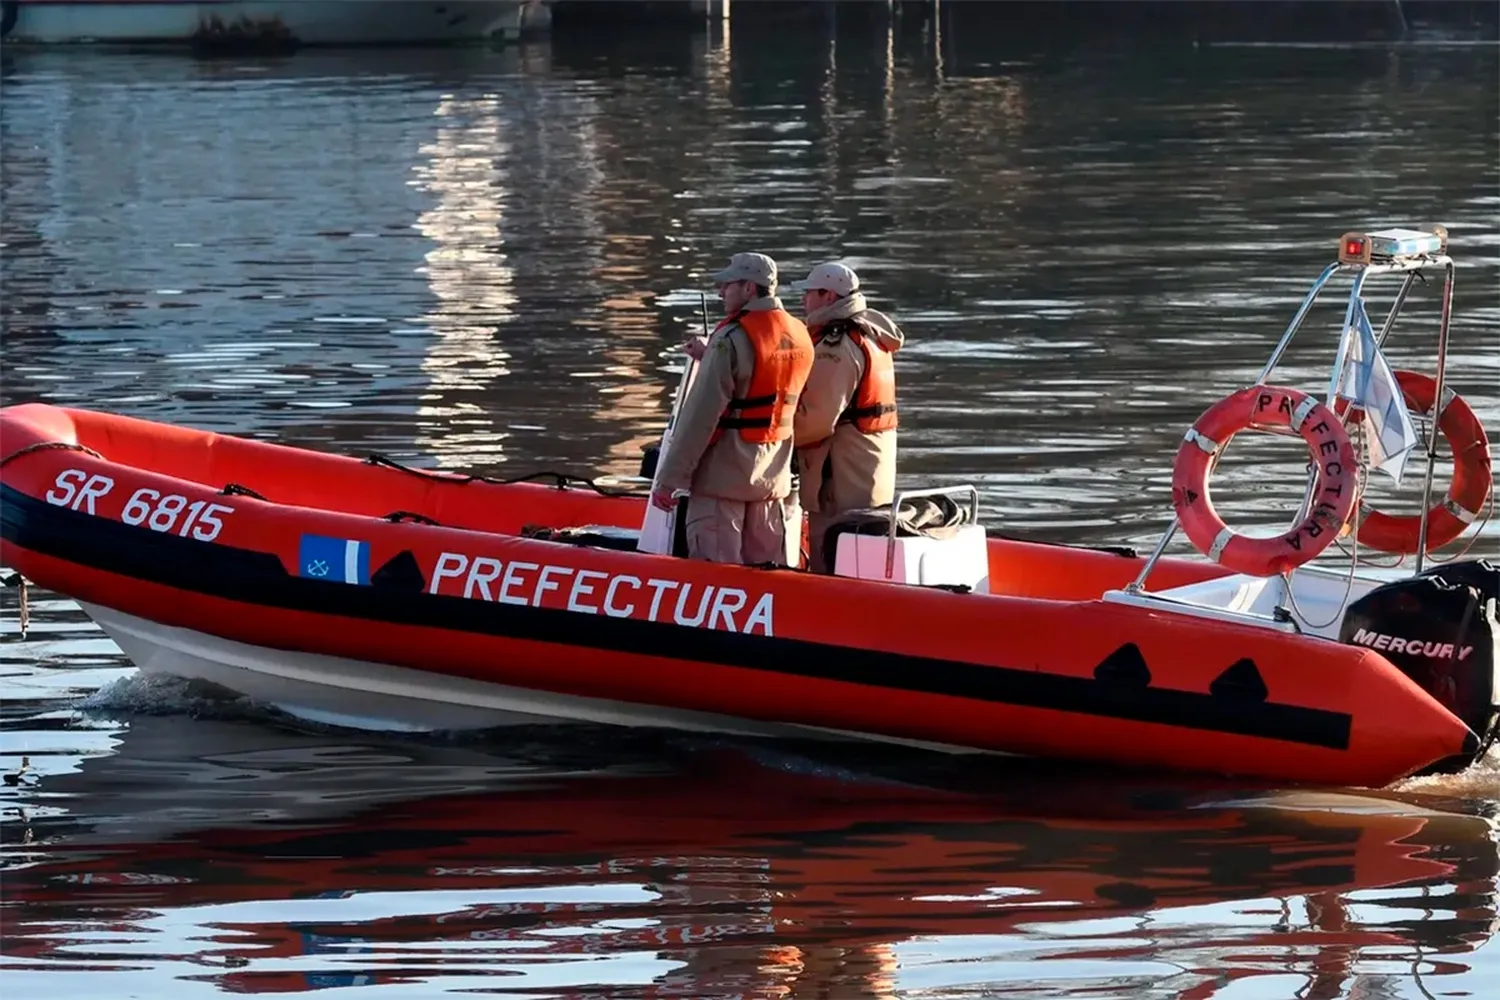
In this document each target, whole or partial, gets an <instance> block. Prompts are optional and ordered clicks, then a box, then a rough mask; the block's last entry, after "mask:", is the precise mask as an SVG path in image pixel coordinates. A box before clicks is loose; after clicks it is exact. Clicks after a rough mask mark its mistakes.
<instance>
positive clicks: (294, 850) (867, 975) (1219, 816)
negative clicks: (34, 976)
mask: <svg viewBox="0 0 1500 1000" xmlns="http://www.w3.org/2000/svg"><path fill="white" fill-rule="evenodd" d="M684 766H685V767H686V768H688V770H687V771H686V772H685V773H673V774H666V775H642V776H637V777H629V778H621V777H618V776H616V777H611V778H609V779H608V780H594V779H589V778H583V779H575V780H570V781H569V782H568V783H567V784H566V785H565V786H564V787H561V788H556V787H554V788H547V789H542V790H528V791H505V792H499V793H488V794H464V795H457V796H443V797H437V798H429V799H425V800H415V801H412V802H409V803H405V804H399V805H395V806H390V805H386V806H382V807H380V808H379V809H378V810H374V811H368V812H361V813H359V814H356V815H351V816H347V817H342V818H339V819H337V820H323V821H319V822H316V823H314V824H312V825H306V824H304V823H300V822H299V821H298V818H297V816H296V815H295V813H293V815H291V816H287V817H284V818H283V819H282V820H281V821H279V822H277V823H275V824H263V825H259V826H256V827H252V828H250V829H237V828H227V827H213V828H207V829H201V830H198V831H195V832H191V833H184V834H183V835H181V836H177V837H173V838H171V839H167V840H163V841H160V842H154V843H153V842H142V843H129V842H118V843H111V844H100V845H94V846H90V847H88V848H79V849H76V850H70V849H69V848H68V846H67V843H66V842H62V843H55V844H49V845H47V846H45V847H41V848H37V849H36V850H37V856H36V861H37V862H38V863H36V864H34V865H33V866H32V867H28V868H24V869H20V870H13V871H11V872H9V873H7V879H6V896H7V905H8V907H9V908H10V917H9V919H8V921H7V924H8V926H9V931H8V934H7V937H6V940H5V942H4V945H3V950H4V953H5V954H6V955H8V956H10V959H11V961H12V962H13V963H14V962H18V961H24V962H25V963H27V965H28V967H32V968H46V967H47V963H48V962H49V961H52V960H56V959H61V958H64V957H68V956H73V957H79V956H80V955H81V951H80V949H81V948H83V947H84V946H82V945H77V944H67V942H68V941H69V939H70V935H71V934H72V929H73V928H76V927H78V926H81V925H82V924H84V923H87V924H88V925H89V926H99V925H100V924H104V925H108V926H111V927H114V928H115V929H116V932H117V933H118V934H119V935H122V936H124V937H125V938H127V939H128V938H130V937H131V936H132V935H134V934H139V933H140V932H141V931H142V930H144V929H148V928H152V927H157V928H164V927H166V926H168V925H171V926H172V927H174V928H177V929H176V930H175V931H174V932H173V933H174V934H175V935H176V939H178V940H183V939H182V934H183V933H184V931H183V930H182V924H183V921H187V922H188V924H189V926H190V927H191V928H192V930H191V933H192V934H194V935H205V936H208V937H209V938H210V939H211V940H212V941H213V942H214V945H213V947H212V951H213V956H212V957H211V958H205V959H203V960H202V961H204V962H205V964H209V965H211V966H217V965H223V966H225V967H226V969H225V971H223V972H215V973H213V974H212V978H214V979H215V980H216V981H218V982H219V983H220V984H221V985H222V986H223V987H224V988H226V989H231V990H234V991H247V992H272V991H287V992H290V991H297V990H305V989H310V988H315V987H317V986H324V985H335V984H338V983H340V982H344V983H353V982H370V983H373V982H386V983H395V982H407V983H410V982H415V981H419V980H429V981H430V980H433V979H440V980H451V979H453V978H455V977H460V976H468V975H498V974H501V973H502V972H504V971H505V970H507V969H509V970H512V972H513V974H520V975H521V976H523V977H524V976H529V975H533V974H536V975H539V974H540V973H538V972H537V970H538V969H541V968H543V967H545V968H547V969H552V968H554V967H556V968H557V969H563V970H566V969H567V968H571V967H570V966H568V963H569V962H570V961H573V960H577V959H578V958H579V957H580V956H597V961H599V962H606V965H604V966H593V967H591V968H592V969H594V971H583V972H576V973H573V974H574V975H579V976H581V977H582V978H581V979H579V980H578V981H576V982H573V981H571V980H569V981H568V982H559V983H558V992H557V993H556V994H553V995H564V996H575V995H576V996H580V997H581V996H599V995H603V993H602V991H601V988H600V987H599V985H597V984H599V983H601V982H604V983H607V982H614V981H615V980H614V979H611V978H610V977H611V976H617V975H618V976H626V975H629V974H628V973H626V972H624V971H618V972H616V971H610V967H609V966H608V965H607V960H608V959H609V958H610V957H612V956H613V957H617V956H621V955H626V954H630V955H638V956H639V961H640V962H642V963H644V964H645V965H646V966H647V967H648V968H650V970H651V972H650V974H649V975H648V976H647V978H648V979H650V980H652V984H651V985H649V986H643V987H642V988H641V990H640V991H639V992H631V993H630V994H629V995H631V996H653V997H667V996H681V997H702V996H710V995H718V994H719V993H722V992H732V990H731V989H730V987H729V985H726V984H739V985H740V986H741V987H743V989H744V990H745V995H750V996H762V995H772V994H770V993H766V992H764V991H766V990H770V989H772V988H773V987H777V986H780V987H787V988H790V987H792V986H796V987H797V988H798V989H814V988H821V989H825V990H828V991H829V993H828V995H835V996H851V997H864V996H884V995H886V993H887V988H886V987H884V986H881V985H880V984H881V982H882V981H883V980H887V979H889V978H890V977H891V976H892V975H893V969H894V955H895V953H896V951H897V950H899V949H903V948H913V947H916V946H915V945H913V944H911V943H910V942H911V941H912V939H914V938H930V937H933V936H942V935H1006V936H1011V937H1014V938H1015V939H1017V940H1021V941H1026V942H1028V944H1027V947H1028V948H1034V949H1036V950H1038V951H1039V952H1041V953H1046V952H1048V951H1049V950H1050V951H1053V952H1056V953H1057V955H1058V957H1061V958H1075V957H1076V958H1083V957H1085V956H1086V953H1087V954H1094V955H1095V956H1096V957H1110V958H1126V957H1129V958H1134V959H1140V958H1144V957H1148V956H1154V957H1156V958H1158V959H1160V960H1170V961H1173V962H1177V963H1179V964H1182V965H1183V966H1184V967H1185V968H1187V969H1189V970H1190V971H1195V972H1200V973H1202V974H1203V975H1205V976H1219V975H1228V976H1230V977H1237V976H1242V975H1252V974H1257V973H1259V972H1270V971H1283V970H1285V971H1301V972H1303V973H1305V974H1314V973H1315V972H1316V971H1317V970H1316V969H1315V968H1314V966H1315V964H1316V962H1317V957H1316V949H1317V948H1320V947H1323V946H1333V947H1336V948H1342V949H1349V950H1352V949H1358V948H1362V947H1373V946H1382V947H1385V948H1396V949H1400V948H1410V947H1412V946H1413V945H1416V944H1420V945H1421V947H1422V949H1423V950H1424V951H1425V952H1426V953H1428V954H1431V953H1434V952H1447V953H1458V952H1464V951H1468V950H1471V949H1472V947H1473V946H1474V944H1475V943H1476V942H1475V941H1474V940H1473V937H1474V935H1475V934H1479V935H1485V934H1487V933H1488V928H1489V924H1490V921H1491V919H1492V917H1493V895H1492V893H1493V885H1492V883H1490V882H1489V881H1487V880H1490V879H1491V878H1492V877H1493V876H1494V874H1495V872H1496V867H1497V861H1496V857H1495V854H1494V850H1493V844H1491V843H1490V842H1489V841H1488V840H1487V839H1486V832H1487V827H1486V825H1485V824H1484V823H1483V821H1481V820H1479V819H1476V818H1473V817H1467V816H1462V815H1454V814H1445V813H1436V812H1431V811H1424V810H1411V809H1409V808H1408V807H1404V806H1403V805H1401V804H1399V803H1392V802H1389V801H1383V800H1377V799H1371V798H1363V799H1356V798H1353V797H1349V796H1329V797H1323V798H1320V799H1317V800H1307V801H1305V802H1303V803H1301V804H1302V805H1304V806H1306V807H1307V808H1306V809H1305V810H1293V809H1289V808H1286V807H1287V806H1295V805H1298V802H1297V801H1296V800H1294V799H1291V798H1287V797H1278V796H1253V795H1252V796H1250V797H1248V798H1247V800H1246V801H1245V802H1243V803H1241V804H1240V805H1234V806H1213V805H1212V804H1211V798H1210V796H1209V795H1207V794H1196V795H1188V794H1171V793H1164V792H1162V791H1160V790H1155V789H1152V788H1150V787H1146V786H1141V787H1132V786H1131V785H1130V784H1129V783H1128V782H1127V781H1125V780H1122V779H1120V778H1118V777H1116V776H1111V777H1108V778H1103V779H1098V780H1093V781H1090V780H1084V781H1078V780H1070V781H1066V782H1061V783H1060V782H1057V781H1056V780H1054V779H1052V778H1048V777H1040V778H1037V779H1035V780H1034V781H1033V782H1031V783H1027V782H1025V781H1024V780H1023V781H1018V782H1017V784H1016V785H1015V787H1014V788H1013V790H1012V791H1009V792H1007V793H1005V794H979V793H962V792H956V791H944V790H939V789H932V788H922V787H914V786H909V785H892V784H889V783H885V782H880V781H873V780H844V779H839V778H833V777H824V776H821V775H819V774H817V773H813V774H806V773H796V772H789V771H787V770H785V769H774V770H773V769H771V768H768V767H764V766H761V765H759V764H756V763H754V762H753V761H751V760H750V759H749V758H747V757H746V756H744V755H742V754H739V753H720V754H698V755H690V756H688V757H687V758H686V760H685V762H684ZM289 800H290V799H289ZM1146 800H1150V801H1154V803H1155V806H1154V807H1152V806H1150V805H1145V804H1139V803H1140V802H1142V801H1146ZM1351 806H1352V807H1354V808H1347V811H1339V810H1340V808H1341V807H1351ZM1377 807H1383V809H1384V810H1385V811H1375V809H1376V808H1377ZM288 823H290V824H292V825H291V826H290V827H288V826H287V824H288ZM1444 883H1453V884H1454V885H1456V886H1457V887H1458V888H1457V890H1456V892H1455V894H1453V895H1451V896H1449V895H1444V894H1442V893H1439V894H1435V895H1434V896H1432V897H1431V898H1428V899H1425V900H1424V902H1423V906H1424V907H1427V908H1428V909H1429V910H1432V911H1435V912H1437V913H1440V914H1442V917H1441V918H1432V919H1418V920H1415V921H1413V922H1410V923H1404V922H1403V920H1404V919H1405V918H1404V917H1402V916H1399V915H1397V914H1394V913H1393V914H1392V915H1391V916H1390V917H1389V918H1386V917H1381V918H1377V919H1376V920H1374V921H1371V923H1372V924H1373V926H1369V927H1365V926H1360V924H1359V923H1358V922H1356V921H1354V920H1352V919H1351V918H1349V917H1347V915H1345V916H1344V917H1342V918H1340V917H1338V916H1337V914H1338V911H1339V907H1340V906H1341V903H1340V900H1339V896H1340V894H1342V893H1346V892H1349V891H1352V890H1355V889H1363V888H1375V887H1380V886H1397V885H1430V886H1436V885H1440V884H1444ZM1299 896H1308V898H1309V900H1311V901H1312V902H1313V903H1314V904H1315V905H1316V907H1318V908H1320V912H1322V913H1323V914H1324V916H1322V917H1319V918H1317V920H1311V919H1310V920H1309V922H1308V924H1307V926H1302V922H1301V921H1299V919H1298V918H1297V917H1295V916H1291V917H1290V918H1289V920H1288V921H1287V923H1286V925H1285V926H1280V927H1269V926H1229V925H1231V924H1236V925H1239V924H1243V923H1245V922H1246V921H1248V922H1249V923H1250V924H1252V925H1253V924H1256V923H1260V924H1264V923H1265V921H1264V920H1262V919H1260V918H1247V917H1244V916H1243V915H1240V916H1236V917H1235V918H1234V919H1233V920H1227V919H1223V918H1220V919H1218V920H1216V921H1214V922H1215V923H1218V924H1220V925H1223V926H1221V929H1220V930H1219V931H1217V932H1216V937H1215V939H1214V940H1212V941H1211V942H1205V941H1203V940H1202V937H1201V934H1202V932H1201V930H1194V931H1193V932H1192V934H1191V935H1183V936H1181V937H1178V936H1176V935H1174V934H1173V933H1172V932H1171V931H1170V930H1169V929H1166V930H1158V931H1155V932H1151V933H1148V932H1147V931H1146V930H1144V929H1137V930H1133V931H1128V932H1127V931H1123V930H1122V931H1120V932H1119V933H1122V934H1123V935H1124V937H1123V938H1122V939H1119V940H1117V939H1115V938H1114V937H1113V936H1112V935H1113V934H1114V933H1115V932H1109V933H1103V932H1101V933H1100V934H1095V935H1085V936H1084V937H1082V938H1079V939H1078V940H1077V943H1076V944H1073V945H1069V944H1065V943H1064V941H1063V939H1062V938H1055V939H1054V938H1052V937H1050V936H1049V932H1048V928H1049V927H1053V926H1057V925H1066V924H1073V923H1074V922H1076V921H1081V920H1092V919H1096V918H1102V917H1137V916H1142V915H1145V914H1147V913H1148V912H1152V913H1155V914H1156V917H1155V919H1156V920H1158V921H1162V920H1165V919H1168V918H1167V915H1166V914H1165V911H1168V910H1171V909H1173V908H1177V907H1190V906H1202V905H1206V904H1214V903H1226V904H1236V903H1242V902H1243V901H1254V900H1262V899H1273V900H1274V899H1277V898H1279V899H1281V900H1283V901H1286V900H1290V899H1292V898H1294V897H1299ZM1486 900H1488V902H1486ZM1247 905H1248V906H1249V909H1263V908H1264V907H1263V905H1260V904H1247ZM1270 905H1272V906H1276V905H1279V904H1276V903H1274V902H1273V903H1272V904H1270ZM1288 905H1289V904H1288ZM1368 905H1373V904H1368ZM1396 905H1398V906H1399V905H1401V904H1396ZM1311 908H1312V907H1311V906H1310V907H1309V909H1311ZM1401 912H1404V911H1401ZM1339 919H1342V920H1343V921H1344V925H1343V926H1342V927H1339V928H1335V926H1334V922H1336V921H1337V920H1339ZM1325 925H1326V926H1325ZM1068 933H1069V934H1077V933H1078V930H1077V929H1076V927H1070V928H1069V930H1068ZM1143 936H1145V937H1151V938H1154V940H1152V941H1151V942H1150V943H1147V944H1143V943H1142V942H1141V940H1140V939H1141V938H1142V937H1143ZM188 944H190V946H191V947H194V948H196V947H198V945H196V944H193V943H191V942H188ZM160 947H161V946H160V945H158V946H157V948H158V951H160ZM87 948H88V950H90V951H91V958H90V961H91V964H93V965H96V966H98V965H101V964H105V965H108V964H118V963H119V962H120V961H122V960H123V958H124V957H125V955H124V953H122V954H121V955H115V956H112V955H111V954H110V951H109V949H108V947H107V946H105V945H98V946H94V945H89V946H87ZM1282 948H1285V949H1287V950H1286V951H1283V952H1277V954H1287V955H1290V953H1291V949H1294V948H1295V949H1298V950H1299V956H1298V957H1287V958H1284V959H1275V960H1267V959H1264V958H1262V959H1260V960H1257V961H1256V962H1254V963H1247V962H1243V961H1242V960H1240V959H1238V958H1236V956H1238V955H1243V954H1245V953H1247V952H1249V951H1254V950H1261V949H1282ZM1309 949H1313V950H1314V954H1313V955H1311V956H1309V955H1308V950H1309ZM1178 952H1181V954H1178ZM1269 965H1274V966H1278V967H1279V968H1269V967H1266V966H1269ZM1216 966H1217V967H1216ZM600 969H602V970H603V971H599V970H600ZM195 975H196V973H195ZM556 975H559V976H561V977H562V979H564V980H568V976H569V973H567V972H566V971H561V972H557V973H556ZM549 981H552V980H549ZM482 982H483V980H475V985H476V986H477V985H480V984H481V983H482ZM517 983H518V984H522V985H526V984H529V983H530V980H529V979H518V980H517ZM569 983H571V986H570V985H569ZM570 990H573V991H576V992H570ZM609 995H616V994H613V993H611V994H609ZM620 995H623V993H622V994H620ZM798 995H801V994H798ZM1202 995H1204V996H1207V995H1211V994H1202Z"/></svg>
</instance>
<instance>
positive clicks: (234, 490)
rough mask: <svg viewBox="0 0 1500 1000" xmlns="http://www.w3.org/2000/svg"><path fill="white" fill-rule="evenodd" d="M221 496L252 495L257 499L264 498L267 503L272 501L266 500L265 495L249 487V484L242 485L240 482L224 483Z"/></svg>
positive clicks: (220, 492)
mask: <svg viewBox="0 0 1500 1000" xmlns="http://www.w3.org/2000/svg"><path fill="white" fill-rule="evenodd" d="M219 496H221V497H233V496H241V497H252V498H254V499H256V500H264V501H265V502H266V503H270V502H271V501H269V500H266V498H265V497H263V496H261V495H260V494H259V493H257V492H255V491H254V490H252V489H251V488H250V487H248V486H241V485H240V484H239V483H225V484H224V488H223V489H222V490H220V491H219Z"/></svg>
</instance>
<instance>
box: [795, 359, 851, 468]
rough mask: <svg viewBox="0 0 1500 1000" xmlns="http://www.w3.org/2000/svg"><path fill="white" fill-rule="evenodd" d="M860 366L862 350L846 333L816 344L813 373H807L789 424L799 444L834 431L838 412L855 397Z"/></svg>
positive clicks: (824, 437) (805, 445)
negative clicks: (794, 413) (794, 414)
mask: <svg viewBox="0 0 1500 1000" xmlns="http://www.w3.org/2000/svg"><path fill="white" fill-rule="evenodd" d="M851 348H852V350H851ZM863 366H864V352H863V351H861V350H860V349H859V348H858V347H857V346H855V345H854V344H853V343H851V342H850V341H849V339H848V338H847V337H843V338H840V339H839V340H838V342H837V343H832V344H830V343H828V342H826V341H825V342H823V343H820V344H819V345H818V348H817V350H816V351H815V352H814V354H813V367H812V374H810V375H808V376H807V385H805V386H803V388H802V396H801V398H799V399H798V400H797V416H796V419H795V421H794V422H793V424H792V439H793V441H795V442H796V445H797V447H798V448H810V447H812V446H813V445H815V444H818V443H820V442H822V441H825V440H827V439H828V438H829V437H831V436H832V435H833V431H834V428H835V427H837V425H838V419H839V414H840V413H843V412H844V410H846V409H848V407H849V404H850V402H851V401H852V400H853V399H854V391H855V389H856V388H857V387H858V386H859V377H860V374H861V373H862V369H863Z"/></svg>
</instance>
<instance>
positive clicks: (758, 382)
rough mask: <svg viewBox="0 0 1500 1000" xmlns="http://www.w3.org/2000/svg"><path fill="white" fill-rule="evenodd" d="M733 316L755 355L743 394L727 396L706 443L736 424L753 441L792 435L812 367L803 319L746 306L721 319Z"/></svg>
mask: <svg viewBox="0 0 1500 1000" xmlns="http://www.w3.org/2000/svg"><path fill="white" fill-rule="evenodd" d="M731 322H737V323H739V325H740V329H742V330H744V331H745V335H746V336H747V337H748V338H749V340H750V346H751V348H752V349H753V350H754V351H755V360H754V362H753V363H752V367H751V369H750V387H749V388H748V389H747V390H746V392H745V395H744V397H743V398H739V399H731V400H730V401H729V406H728V407H727V408H726V409H725V411H724V415H723V416H722V417H720V418H719V426H718V428H717V429H715V431H714V433H713V437H712V438H711V439H710V443H711V442H712V441H717V440H718V439H719V438H720V437H721V436H723V433H724V432H725V431H726V430H738V431H739V432H740V437H741V438H743V439H744V440H746V441H748V442H750V443H751V444H772V443H774V442H777V441H785V440H786V439H787V438H789V437H791V436H792V416H793V415H794V414H795V413H796V410H797V397H798V396H800V395H801V394H802V387H803V386H804V385H806V384H807V376H808V375H809V374H810V373H811V372H812V364H813V345H812V338H811V337H810V336H808V333H807V327H805V326H803V325H802V321H801V320H799V319H798V318H797V317H795V316H793V315H792V314H791V313H789V312H787V311H786V310H784V309H759V310H754V311H744V312H741V313H740V314H739V315H737V316H733V317H730V318H729V319H727V320H725V321H724V323H720V324H719V325H720V326H721V327H722V326H724V324H725V323H731ZM716 332H717V331H716Z"/></svg>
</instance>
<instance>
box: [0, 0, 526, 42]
mask: <svg viewBox="0 0 1500 1000" xmlns="http://www.w3.org/2000/svg"><path fill="white" fill-rule="evenodd" d="M10 6H11V7H12V13H11V15H10V16H8V17H6V18H5V20H4V22H3V23H5V24H9V30H8V31H6V33H5V34H4V36H3V37H4V39H5V44H7V45H10V44H34V45H70V44H89V43H98V44H135V45H146V44H178V45H199V46H212V45H246V46H256V45H264V46H279V45H316V46H343V45H392V44H396V45H413V44H444V43H455V42H474V41H480V40H487V39H491V38H496V37H500V38H515V37H519V35H520V34H522V33H524V32H526V31H528V30H540V29H541V27H543V26H544V25H545V24H546V23H547V18H546V16H545V15H546V7H545V6H544V5H542V4H539V3H536V2H531V3H527V2H524V0H450V2H448V3H442V4H434V3H426V2H420V0H382V2H380V3H350V2H348V0H297V2H286V0H252V2H240V0H217V2H206V3H205V2H171V0H168V2H149V0H143V2H134V0H132V2H118V0H20V2H19V3H17V4H14V5H10Z"/></svg>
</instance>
